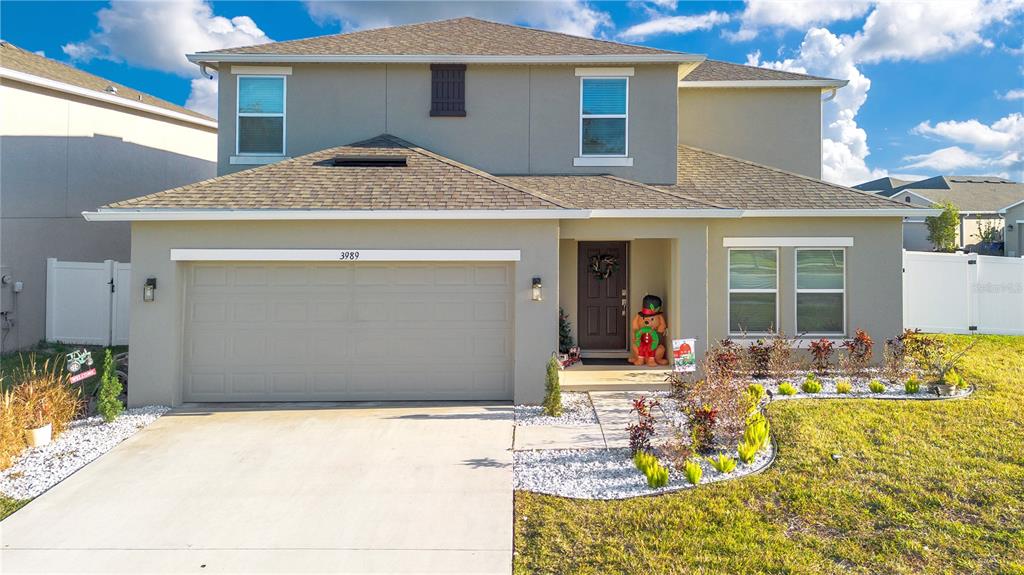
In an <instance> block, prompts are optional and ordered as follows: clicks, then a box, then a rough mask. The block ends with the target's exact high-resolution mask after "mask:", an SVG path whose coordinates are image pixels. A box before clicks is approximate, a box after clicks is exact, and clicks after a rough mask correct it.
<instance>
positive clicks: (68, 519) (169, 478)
mask: <svg viewBox="0 0 1024 575" xmlns="http://www.w3.org/2000/svg"><path fill="white" fill-rule="evenodd" d="M512 433H513V418H512V408H511V407H510V406H489V405H458V406H449V407H440V406H435V405H429V404H426V405H405V406H399V405H371V406H366V405H364V406H352V405H344V404H335V405H320V406H310V405H309V404H296V405H294V406H291V407H290V408H289V406H282V405H274V406H273V407H267V406H251V407H247V408H239V407H224V408H208V407H204V408H196V409H179V410H175V411H173V412H171V413H170V414H168V415H165V416H164V417H162V418H161V419H159V420H158V421H157V422H156V423H154V424H153V425H151V426H150V427H148V428H146V429H144V430H143V431H141V432H139V433H137V434H136V435H134V436H133V437H131V438H130V439H128V440H127V441H125V442H124V443H122V444H121V445H119V446H118V447H116V448H115V449H113V450H112V451H111V452H109V453H107V454H106V455H104V456H102V457H101V458H100V459H98V460H96V461H94V462H93V463H91V464H89V465H87V466H86V467H84V468H83V469H82V470H81V471H79V472H78V473H76V474H75V475H72V476H71V477H69V478H68V479H67V480H65V481H64V482H62V483H60V484H58V485H57V486H56V487H54V488H53V489H51V490H50V491H48V492H47V493H44V494H43V495H41V496H40V497H39V498H37V499H36V500H34V501H33V502H32V503H30V504H28V505H27V506H26V507H25V508H23V509H22V510H20V511H18V512H16V513H15V514H14V515H12V516H11V517H9V518H8V519H7V520H5V521H3V522H2V523H0V542H2V548H0V571H2V572H3V573H24V572H34V573H52V572H104V573H111V572H116V573H141V572H147V573H150V572H163V573H168V572H174V573H181V572H188V573H224V572H236V573H238V572H244V573H260V572H292V573H294V572H348V573H352V572H358V573H424V572H429V573H439V572H443V573H503V574H507V573H511V570H512V456H511V451H510V449H509V448H510V446H511V444H512Z"/></svg>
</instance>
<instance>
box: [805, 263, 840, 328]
mask: <svg viewBox="0 0 1024 575" xmlns="http://www.w3.org/2000/svg"><path fill="white" fill-rule="evenodd" d="M845 256H846V252H844V251H843V250H841V249H832V248H829V249H826V248H797V250H796V331H797V333H801V334H803V333H807V334H815V335H842V334H845V333H846V257H845Z"/></svg>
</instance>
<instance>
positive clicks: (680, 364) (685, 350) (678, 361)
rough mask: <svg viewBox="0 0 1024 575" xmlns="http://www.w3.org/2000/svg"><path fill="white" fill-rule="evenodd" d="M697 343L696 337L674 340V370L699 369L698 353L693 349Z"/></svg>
mask: <svg viewBox="0 0 1024 575" xmlns="http://www.w3.org/2000/svg"><path fill="white" fill-rule="evenodd" d="M696 345H697V340H696V339H695V338H688V339H673V340H672V371H677V372H687V371H697V354H695V353H694V351H693V350H694V348H695V347H696Z"/></svg>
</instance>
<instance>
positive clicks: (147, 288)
mask: <svg viewBox="0 0 1024 575" xmlns="http://www.w3.org/2000/svg"><path fill="white" fill-rule="evenodd" d="M154 299H156V278H146V283H144V284H142V301H153V300H154Z"/></svg>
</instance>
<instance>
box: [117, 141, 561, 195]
mask: <svg viewBox="0 0 1024 575" xmlns="http://www.w3.org/2000/svg"><path fill="white" fill-rule="evenodd" d="M396 155H400V156H405V158H406V162H407V165H406V166H402V167H384V166H374V167H348V166H345V167H342V166H335V165H333V164H334V162H333V160H334V158H335V157H338V156H396ZM566 207H568V206H565V205H562V204H561V202H559V201H558V200H555V199H553V198H548V197H546V196H545V195H544V194H542V193H538V192H535V191H533V190H529V189H526V188H524V187H520V186H517V185H515V184H513V183H510V182H506V181H503V180H501V179H500V178H497V177H495V176H492V175H490V174H488V173H486V172H482V171H480V170H477V169H476V168H472V167H470V166H467V165H465V164H461V163H459V162H456V161H454V160H450V159H448V158H445V157H443V156H439V155H437V154H435V153H433V152H430V151H427V150H424V149H423V148H420V147H417V146H415V145H413V144H410V143H409V142H406V141H405V140H402V139H400V138H396V137H394V136H391V135H387V134H384V135H381V136H377V137H375V138H372V139H369V140H366V141H363V142H358V143H355V144H351V145H348V146H339V147H336V148H328V149H326V150H321V151H319V152H314V153H312V154H306V155H304V156H299V157H296V158H292V159H290V160H284V161H281V162H278V163H276V164H269V165H266V166H260V167H258V168H252V169H249V170H243V171H241V172H236V173H233V174H228V175H225V176H220V177H217V178H213V179H210V180H205V181H202V182H196V183H194V184H188V185H186V186H181V187H179V188H174V189H170V190H166V191H163V192H158V193H155V194H150V195H148V196H142V197H140V198H134V199H130V200H124V201H121V202H116V203H113V204H110V205H109V206H105V208H111V209H176V210H203V209H206V210H549V209H559V208H566Z"/></svg>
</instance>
